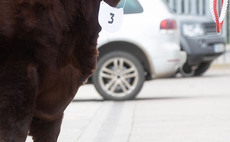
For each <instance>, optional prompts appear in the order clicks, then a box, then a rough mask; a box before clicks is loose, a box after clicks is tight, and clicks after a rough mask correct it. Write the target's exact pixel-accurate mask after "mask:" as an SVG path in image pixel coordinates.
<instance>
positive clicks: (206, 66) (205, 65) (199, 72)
mask: <svg viewBox="0 0 230 142" xmlns="http://www.w3.org/2000/svg"><path fill="white" fill-rule="evenodd" d="M210 65H211V62H203V63H201V64H200V65H199V66H198V68H197V69H196V70H195V73H194V76H201V75H202V74H204V73H205V72H206V71H207V70H208V69H209V67H210Z"/></svg>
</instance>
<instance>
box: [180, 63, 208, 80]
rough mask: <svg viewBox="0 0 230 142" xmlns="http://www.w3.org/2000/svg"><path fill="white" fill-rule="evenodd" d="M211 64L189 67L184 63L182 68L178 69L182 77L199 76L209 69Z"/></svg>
mask: <svg viewBox="0 0 230 142" xmlns="http://www.w3.org/2000/svg"><path fill="white" fill-rule="evenodd" d="M210 65H211V62H203V63H200V64H199V65H196V66H191V65H188V64H187V63H185V64H184V65H183V67H181V68H180V73H181V75H182V76H183V77H192V76H201V75H202V74H204V73H205V72H206V71H207V70H208V69H209V67H210Z"/></svg>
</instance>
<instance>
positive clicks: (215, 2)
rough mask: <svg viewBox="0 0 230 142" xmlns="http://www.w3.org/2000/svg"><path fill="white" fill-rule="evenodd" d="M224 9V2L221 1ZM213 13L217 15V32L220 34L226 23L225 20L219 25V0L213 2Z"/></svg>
mask: <svg viewBox="0 0 230 142" xmlns="http://www.w3.org/2000/svg"><path fill="white" fill-rule="evenodd" d="M222 7H223V0H221V8H222ZM213 11H214V14H215V19H216V32H217V33H220V32H221V29H222V26H223V23H224V20H223V21H222V22H221V23H219V15H218V12H217V0H213Z"/></svg>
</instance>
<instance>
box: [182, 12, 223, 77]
mask: <svg viewBox="0 0 230 142" xmlns="http://www.w3.org/2000/svg"><path fill="white" fill-rule="evenodd" d="M178 19H179V21H180V24H181V25H180V27H181V37H180V44H181V49H182V50H183V51H186V53H187V60H186V62H185V64H184V65H183V66H182V67H181V68H180V73H181V74H182V76H184V77H191V76H200V75H202V74H203V73H205V72H206V71H207V70H208V69H209V67H210V65H211V64H212V62H213V61H214V60H215V59H216V58H218V57H219V56H220V55H222V54H223V53H224V52H225V45H226V43H225V39H224V36H222V35H219V34H217V33H216V25H215V23H214V22H213V21H212V20H211V18H208V17H204V16H188V15H185V16H178Z"/></svg>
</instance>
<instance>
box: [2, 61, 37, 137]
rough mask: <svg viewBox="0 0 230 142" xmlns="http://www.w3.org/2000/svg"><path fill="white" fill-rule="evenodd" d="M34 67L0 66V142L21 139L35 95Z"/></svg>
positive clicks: (27, 126) (18, 65) (23, 135)
mask: <svg viewBox="0 0 230 142" xmlns="http://www.w3.org/2000/svg"><path fill="white" fill-rule="evenodd" d="M36 75H37V74H36V70H35V68H33V66H26V65H23V64H20V63H16V62H14V63H13V64H11V65H10V64H8V65H7V66H1V67H0V142H25V139H26V136H27V134H28V129H29V127H30V122H31V119H32V115H33V108H34V103H35V98H36V86H37V85H36V82H37V79H36Z"/></svg>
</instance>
